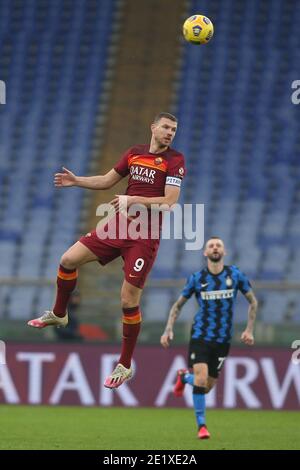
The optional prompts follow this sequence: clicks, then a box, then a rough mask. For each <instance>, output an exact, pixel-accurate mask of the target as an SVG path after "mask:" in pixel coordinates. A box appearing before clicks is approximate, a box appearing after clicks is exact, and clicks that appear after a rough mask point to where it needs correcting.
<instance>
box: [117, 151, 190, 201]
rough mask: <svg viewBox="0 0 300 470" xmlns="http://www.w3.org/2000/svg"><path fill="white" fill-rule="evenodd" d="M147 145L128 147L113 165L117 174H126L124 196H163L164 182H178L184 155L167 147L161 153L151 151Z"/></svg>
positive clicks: (180, 176)
mask: <svg viewBox="0 0 300 470" xmlns="http://www.w3.org/2000/svg"><path fill="white" fill-rule="evenodd" d="M149 147H150V146H149V145H136V146H134V147H131V148H130V149H129V150H127V152H126V153H125V154H124V155H123V156H122V157H121V159H120V161H119V162H118V163H117V165H115V167H114V169H115V170H116V172H117V173H119V174H120V175H121V176H127V175H129V180H128V186H127V189H126V194H127V195H128V196H144V197H155V196H157V197H158V196H164V189H165V185H166V184H167V185H173V186H179V187H180V185H181V181H182V179H183V177H184V175H185V163H184V156H183V155H182V154H181V153H179V152H177V151H176V150H173V149H171V148H168V149H167V150H165V151H164V152H162V153H151V152H149Z"/></svg>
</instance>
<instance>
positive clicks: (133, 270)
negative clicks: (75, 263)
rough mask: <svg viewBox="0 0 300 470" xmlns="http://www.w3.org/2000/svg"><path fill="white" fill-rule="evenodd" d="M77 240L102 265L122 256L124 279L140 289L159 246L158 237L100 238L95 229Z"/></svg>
mask: <svg viewBox="0 0 300 470" xmlns="http://www.w3.org/2000/svg"><path fill="white" fill-rule="evenodd" d="M79 241H80V243H82V244H83V245H85V246H86V247H87V248H88V249H89V250H91V251H92V252H93V253H94V254H95V255H96V256H97V257H98V258H99V263H101V264H102V265H105V264H107V263H109V262H110V261H113V260H114V259H115V258H118V257H119V256H122V258H123V260H124V267H123V270H124V273H125V279H126V281H127V282H129V283H130V284H132V285H134V286H135V287H139V288H140V289H142V288H143V287H144V284H145V282H146V278H147V276H148V274H149V272H150V271H151V269H152V266H153V263H154V261H155V258H156V255H157V252H158V247H159V240H158V239H153V240H152V239H150V238H149V239H141V238H139V239H137V240H132V239H130V238H127V239H118V238H116V239H110V238H109V239H108V238H106V239H102V238H99V237H98V235H97V233H96V230H93V231H92V232H90V233H88V234H86V235H85V236H83V237H81V238H80V239H79Z"/></svg>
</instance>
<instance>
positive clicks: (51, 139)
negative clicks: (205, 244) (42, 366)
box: [0, 0, 300, 348]
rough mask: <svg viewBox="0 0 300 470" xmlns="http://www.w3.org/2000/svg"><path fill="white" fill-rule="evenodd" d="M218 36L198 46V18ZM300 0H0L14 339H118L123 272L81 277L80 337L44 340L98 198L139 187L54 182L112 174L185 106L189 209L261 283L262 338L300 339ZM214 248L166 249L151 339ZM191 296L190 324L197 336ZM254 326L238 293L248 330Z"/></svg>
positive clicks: (181, 323) (8, 323) (151, 305)
mask: <svg viewBox="0 0 300 470" xmlns="http://www.w3.org/2000/svg"><path fill="white" fill-rule="evenodd" d="M194 13H202V14H205V15H206V16H208V17H209V18H210V19H211V20H212V22H213V23H214V26H215V36H214V38H213V40H212V41H211V43H209V44H208V45H205V46H200V47H197V46H192V45H189V44H187V43H185V42H184V40H183V38H182V32H181V27H182V23H183V21H184V19H185V18H186V17H188V16H190V15H191V14H194ZM299 24H300V2H299V1H296V0H295V1H294V0H264V1H260V0H251V1H250V0H222V1H214V2H213V1H208V0H206V1H205V0H201V1H200V0H186V1H184V0H163V1H162V0H147V1H141V0H109V1H108V0H51V1H50V0H0V51H1V52H0V79H1V80H3V81H4V82H5V84H6V104H5V105H4V104H3V105H0V331H1V333H0V336H1V339H4V340H22V341H30V342H32V341H40V340H41V339H43V340H47V341H67V340H76V341H77V340H79V341H85V342H88V341H92V342H93V341H97V342H98V341H101V342H114V341H115V340H118V341H119V338H120V331H121V322H120V317H121V309H120V300H119V292H120V286H121V282H122V279H123V271H122V269H121V268H122V263H121V261H120V260H117V261H115V262H113V263H111V264H109V265H108V266H106V267H105V268H103V267H100V265H99V266H98V265H97V264H96V263H94V264H92V265H88V266H86V267H84V268H82V269H81V270H80V277H79V283H78V294H76V295H75V298H74V299H73V303H72V307H71V308H72V311H73V319H74V322H75V323H74V322H73V325H72V326H71V329H72V328H73V330H72V331H69V333H70V334H69V335H68V333H67V337H65V336H64V334H57V333H56V332H54V331H53V330H49V329H46V330H45V331H35V330H33V329H30V328H27V327H26V322H27V320H28V319H30V318H32V317H34V316H37V315H39V314H40V313H41V312H42V311H43V310H45V309H50V308H51V307H52V303H53V298H54V295H55V280H56V271H57V266H58V263H59V259H60V256H61V255H62V253H63V252H64V251H65V250H66V249H67V248H68V247H69V246H70V245H71V244H73V243H74V242H75V241H76V240H77V239H78V237H79V236H80V235H82V234H84V233H86V232H88V231H90V230H91V229H92V228H94V227H95V225H96V223H97V221H98V220H97V217H96V216H95V210H96V207H97V206H98V204H100V203H102V202H108V201H110V200H111V198H112V196H113V195H114V194H118V193H120V192H121V191H122V190H124V189H125V187H126V182H122V184H120V185H119V186H117V187H115V188H113V190H111V191H103V192H92V191H88V190H82V189H77V188H71V189H67V190H57V189H55V188H54V186H53V174H54V173H55V172H57V171H58V170H60V169H61V167H62V166H66V167H67V168H69V169H71V170H72V171H73V172H75V173H76V174H79V175H93V174H103V173H104V172H106V171H108V170H110V169H111V168H112V167H113V166H114V164H115V163H116V161H117V160H118V159H119V157H120V155H121V154H122V152H124V151H125V150H126V149H127V148H128V147H130V146H132V145H133V144H136V143H147V142H149V139H150V123H151V121H152V119H153V117H154V115H155V114H157V113H158V112H160V111H168V112H171V113H174V114H175V115H176V116H178V119H179V129H178V133H177V136H176V140H175V143H174V147H175V148H177V149H178V150H180V151H181V152H183V153H184V154H185V156H186V164H187V170H188V171H187V176H186V178H185V181H184V184H183V188H182V194H181V202H182V203H204V204H205V236H206V238H207V237H209V236H211V235H217V236H220V237H221V238H223V239H224V241H225V243H226V245H227V250H228V257H227V260H226V262H227V263H228V264H229V263H233V264H237V265H238V266H239V267H240V268H241V269H242V271H244V272H245V273H246V274H247V275H248V277H249V278H250V279H251V280H252V281H253V286H254V288H255V291H256V293H257V297H258V299H259V301H260V306H259V312H258V320H257V327H256V339H257V343H258V344H272V345H275V344H278V345H286V346H287V347H288V348H289V347H290V344H291V342H292V341H293V340H294V339H295V338H297V335H298V337H299V334H300V297H299V287H300V248H299V237H300V204H299V199H300V180H299V154H300V119H299V112H300V106H297V105H295V104H293V103H292V100H291V95H292V93H293V90H292V88H291V84H292V82H293V81H294V80H297V79H300V71H299V59H300V32H299ZM203 261H204V260H203V256H202V252H194V251H185V250H184V241H181V240H168V241H167V240H163V241H162V242H161V247H160V252H159V255H158V259H157V261H156V264H155V266H154V269H153V271H152V274H151V276H150V279H149V281H148V284H147V287H146V289H145V291H144V296H143V303H142V312H143V318H144V325H143V329H142V333H141V336H140V343H152V344H158V343H159V338H160V335H161V333H162V331H163V327H164V325H165V322H166V319H167V316H168V312H169V308H170V306H171V305H172V303H173V302H174V301H175V300H176V298H177V297H178V296H179V294H180V291H181V289H182V287H183V285H184V283H185V279H186V277H187V276H188V275H189V274H190V273H191V272H193V271H197V270H200V269H201V268H202V267H203V264H204V262H203ZM196 308H197V307H196V304H195V303H194V301H193V300H190V302H189V303H188V304H187V306H186V307H185V308H184V310H183V312H182V315H181V317H180V319H179V320H178V324H177V327H176V332H175V333H176V338H175V341H176V342H177V343H185V342H186V341H187V339H188V336H189V330H190V322H191V319H192V316H193V314H194V313H195V312H196ZM246 319H247V303H246V302H245V301H244V299H243V298H242V296H241V295H240V299H239V301H238V308H237V311H236V318H235V323H236V335H235V341H237V340H238V334H239V332H240V331H241V329H242V328H243V327H244V325H245V322H246Z"/></svg>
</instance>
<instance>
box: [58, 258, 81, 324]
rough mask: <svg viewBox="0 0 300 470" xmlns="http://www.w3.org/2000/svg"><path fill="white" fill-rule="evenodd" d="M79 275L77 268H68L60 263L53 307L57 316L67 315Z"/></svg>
mask: <svg viewBox="0 0 300 470" xmlns="http://www.w3.org/2000/svg"><path fill="white" fill-rule="evenodd" d="M77 277H78V272H77V269H66V268H64V267H63V266H62V265H61V264H60V265H59V269H58V273H57V281H56V285H57V292H56V301H55V305H54V307H53V312H54V313H55V315H56V316H57V317H64V316H65V315H66V310H67V305H68V302H69V299H70V296H71V294H72V292H73V290H74V289H75V286H76V282H77Z"/></svg>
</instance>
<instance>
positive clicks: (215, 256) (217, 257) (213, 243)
mask: <svg viewBox="0 0 300 470" xmlns="http://www.w3.org/2000/svg"><path fill="white" fill-rule="evenodd" d="M225 255H226V252H225V247H224V243H223V242H222V240H219V239H218V238H213V239H212V240H208V242H207V243H206V246H205V251H204V256H206V257H207V258H208V259H209V260H210V261H212V262H213V263H218V262H219V261H221V260H222V259H223V258H224V256H225Z"/></svg>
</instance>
